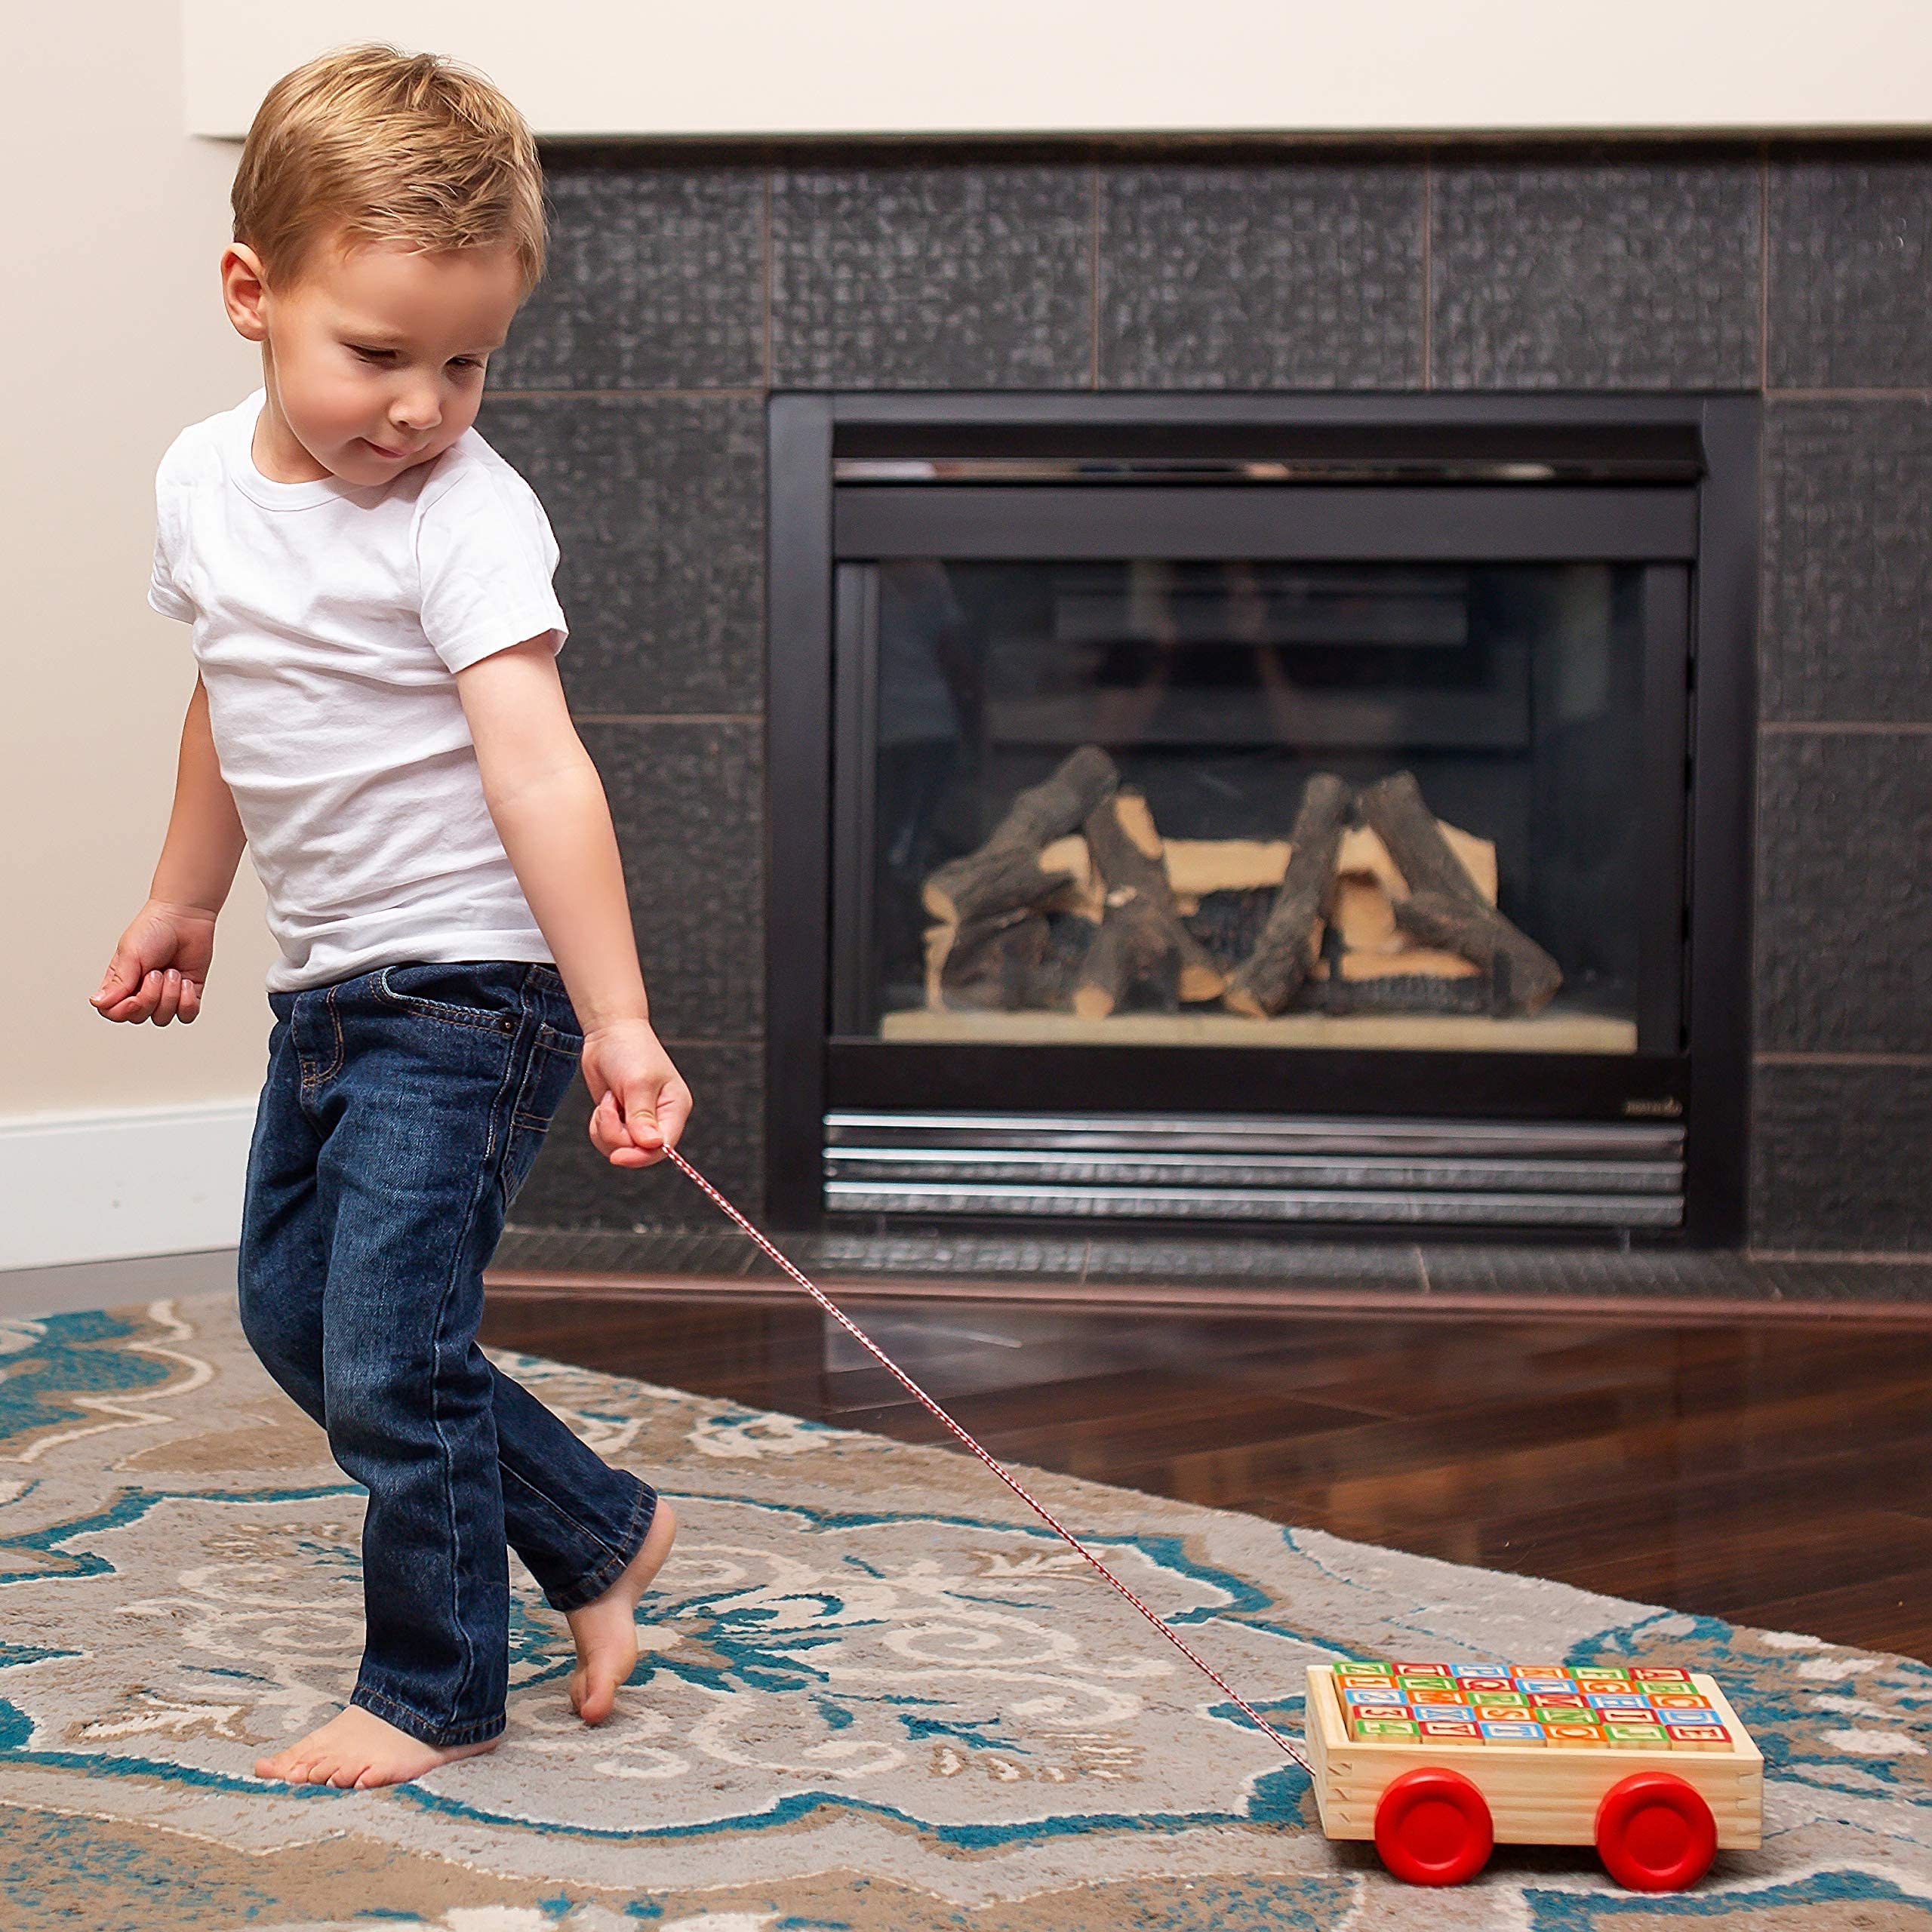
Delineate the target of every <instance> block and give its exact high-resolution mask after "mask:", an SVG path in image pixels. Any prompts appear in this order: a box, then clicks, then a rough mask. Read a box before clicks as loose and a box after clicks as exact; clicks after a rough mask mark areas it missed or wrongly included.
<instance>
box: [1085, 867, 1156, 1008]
mask: <svg viewBox="0 0 1932 1932" xmlns="http://www.w3.org/2000/svg"><path fill="white" fill-rule="evenodd" d="M1135 986H1140V988H1141V989H1143V992H1144V993H1146V995H1149V1002H1150V1004H1152V1006H1153V1007H1154V1008H1155V1010H1156V1011H1159V1012H1161V1013H1174V1012H1177V1011H1179V1010H1180V950H1179V949H1178V948H1177V947H1176V946H1175V945H1174V943H1173V938H1172V936H1171V934H1170V933H1169V932H1168V928H1166V926H1165V925H1164V924H1162V923H1161V918H1160V915H1159V914H1158V912H1155V909H1154V906H1153V903H1152V901H1151V900H1148V899H1146V898H1144V897H1134V898H1131V899H1128V900H1123V901H1122V903H1121V904H1119V905H1118V906H1109V907H1108V908H1107V909H1106V915H1105V916H1104V917H1103V918H1102V919H1101V921H1100V931H1098V932H1097V934H1094V943H1093V944H1092V945H1091V946H1089V947H1088V949H1087V957H1086V958H1084V959H1083V960H1082V961H1081V962H1080V973H1079V977H1078V980H1077V981H1076V983H1075V986H1074V989H1073V1010H1074V1011H1075V1013H1077V1014H1079V1016H1080V1017H1081V1019H1082V1020H1104V1019H1106V1017H1107V1015H1108V1014H1110V1013H1112V1011H1114V1009H1115V1008H1116V1007H1118V1005H1119V1004H1121V1001H1123V1000H1124V999H1125V998H1126V997H1127V995H1128V993H1129V992H1131V990H1132V989H1134V987H1135Z"/></svg>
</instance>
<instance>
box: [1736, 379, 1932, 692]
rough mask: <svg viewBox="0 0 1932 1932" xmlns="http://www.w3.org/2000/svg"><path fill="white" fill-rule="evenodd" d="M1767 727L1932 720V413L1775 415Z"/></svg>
mask: <svg viewBox="0 0 1932 1932" xmlns="http://www.w3.org/2000/svg"><path fill="white" fill-rule="evenodd" d="M1929 529H1932V402H1928V401H1924V400H1922V399H1921V398H1915V397H1905V396H1900V397H1898V398H1892V399H1888V400H1887V401H1849V400H1847V401H1779V400H1777V399H1775V398H1774V399H1773V400H1771V401H1768V402H1767V404H1766V405H1765V407H1764V617H1763V624H1762V629H1761V635H1762V643H1761V646H1760V655H1761V660H1762V675H1763V684H1762V697H1761V708H1762V711H1763V715H1764V716H1765V717H1767V718H1821V719H1842V720H1846V721H1855V720H1881V721H1887V722H1892V723H1897V722H1900V721H1907V720H1913V719H1918V720H1932V545H1928V544H1927V541H1926V533H1927V531H1928V530H1929Z"/></svg>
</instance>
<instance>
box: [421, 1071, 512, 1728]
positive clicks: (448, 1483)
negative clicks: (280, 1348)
mask: <svg viewBox="0 0 1932 1932" xmlns="http://www.w3.org/2000/svg"><path fill="white" fill-rule="evenodd" d="M515 1072H516V1055H515V1053H513V1052H512V1054H510V1056H509V1064H508V1065H507V1066H505V1068H504V1069H503V1078H502V1080H501V1081H500V1082H499V1084H498V1085H497V1095H496V1098H495V1099H494V1100H492V1101H491V1103H490V1120H489V1127H488V1138H487V1140H486V1141H485V1145H484V1149H483V1164H482V1166H481V1170H480V1171H478V1174H477V1177H476V1181H475V1186H473V1187H472V1189H470V1195H469V1210H468V1211H467V1212H466V1214H465V1215H464V1217H463V1232H462V1234H461V1235H460V1237H459V1238H458V1239H457V1241H456V1243H455V1244H454V1247H452V1249H451V1260H450V1271H449V1272H448V1275H445V1277H444V1279H443V1292H442V1296H441V1299H440V1300H438V1303H437V1304H436V1320H435V1327H434V1329H433V1330H432V1335H433V1337H434V1340H433V1342H432V1347H433V1348H434V1349H435V1368H434V1372H433V1373H432V1374H431V1376H430V1377H429V1420H430V1425H431V1426H432V1428H433V1429H435V1432H436V1441H437V1444H438V1446H439V1447H441V1451H442V1454H443V1471H444V1477H445V1490H446V1491H447V1494H448V1498H449V1529H450V1611H451V1619H452V1620H453V1621H454V1623H455V1625H456V1627H457V1631H458V1632H459V1633H460V1635H461V1636H462V1638H463V1659H464V1663H463V1678H462V1681H460V1683H459V1684H458V1685H457V1690H456V1694H455V1696H454V1697H453V1698H452V1699H451V1703H454V1704H456V1705H457V1706H461V1704H462V1703H463V1698H464V1697H465V1696H466V1694H468V1692H469V1687H470V1684H471V1683H472V1681H473V1680H474V1678H475V1675H476V1669H477V1660H476V1647H475V1645H474V1644H472V1642H471V1641H470V1638H469V1628H468V1626H466V1624H465V1623H464V1622H463V1617H462V1613H461V1606H460V1601H459V1598H460V1589H461V1584H460V1579H461V1577H462V1575H463V1549H462V1542H461V1538H462V1522H461V1519H460V1516H459V1515H458V1513H457V1506H456V1466H455V1462H454V1459H453V1457H451V1454H450V1444H449V1438H448V1435H445V1432H444V1430H443V1415H442V1404H441V1396H440V1395H439V1394H438V1391H439V1390H440V1389H441V1386H442V1369H443V1331H444V1324H445V1321H446V1319H447V1318H448V1313H449V1306H450V1298H451V1296H452V1295H453V1294H454V1293H455V1292H456V1283H457V1275H458V1274H459V1273H460V1272H461V1270H462V1268H463V1257H464V1256H465V1255H466V1253H467V1252H468V1251H469V1242H470V1238H471V1236H472V1235H473V1234H474V1233H475V1229H476V1217H477V1215H478V1212H479V1211H481V1207H482V1205H483V1201H484V1196H485V1190H486V1189H488V1188H489V1187H491V1186H493V1185H494V1183H495V1180H496V1176H495V1173H494V1165H493V1163H492V1159H491V1156H492V1155H493V1154H494V1151H495V1149H496V1144H497V1112H498V1110H499V1109H500V1107H501V1106H502V1105H503V1097H504V1094H506V1092H507V1091H509V1088H510V1081H511V1077H512V1075H514V1074H515Z"/></svg>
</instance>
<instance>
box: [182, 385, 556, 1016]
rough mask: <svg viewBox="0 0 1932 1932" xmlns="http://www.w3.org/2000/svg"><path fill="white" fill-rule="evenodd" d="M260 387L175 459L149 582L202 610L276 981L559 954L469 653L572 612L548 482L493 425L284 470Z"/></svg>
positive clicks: (224, 749) (189, 614) (295, 984)
mask: <svg viewBox="0 0 1932 1932" xmlns="http://www.w3.org/2000/svg"><path fill="white" fill-rule="evenodd" d="M265 401H266V391H265V390H263V389H257V390H256V391H255V392H254V393H253V394H252V395H250V396H248V398H246V399H245V401H242V403H240V404H239V405H237V406H236V407H235V408H233V409H231V410H226V411H223V412H221V413H220V414H217V415H214V416H211V417H208V418H207V419H206V420H205V421H202V422H200V423H195V424H192V426H190V427H189V428H187V429H183V431H182V432H181V433H180V435H178V436H177V437H176V438H175V439H174V442H173V443H172V444H171V445H169V447H168V452H167V454H165V456H164V457H162V460H161V465H160V467H159V469H158V470H157V472H155V549H154V580H153V582H152V584H151V585H150V586H149V591H148V601H149V604H150V605H152V607H153V608H154V609H155V610H157V611H159V612H160V613H161V614H162V616H163V617H174V618H178V619H179V620H180V621H181V622H182V623H191V624H192V625H193V626H194V627H195V630H194V651H195V661H196V663H198V665H199V666H200V667H201V674H202V682H203V684H204V685H205V686H206V687H207V689H208V719H209V723H210V725H211V728H212V730H213V733H214V746H215V752H216V755H217V758H218V759H219V761H220V766H221V775H222V777H223V778H224V779H225V780H226V781H227V783H228V788H229V791H230V792H232V793H233V794H234V797H235V809H236V811H238V813H239V814H240V816H241V820H242V828H243V829H244V830H245V832H247V834H248V851H249V854H250V856H251V858H252V859H253V860H254V867H255V870H256V872H257V874H258V875H260V878H261V881H262V884H263V889H264V890H265V891H266V894H267V897H268V920H269V929H270V931H272V932H273V934H275V941H276V943H277V944H278V946H280V947H281V958H279V959H278V960H277V961H275V963H274V964H273V965H272V966H271V967H270V968H269V975H268V985H269V990H270V991H271V992H288V991H294V990H295V989H298V988H300V987H304V986H322V985H325V984H327V983H328V982H330V981H331V980H343V979H348V978H350V977H353V976H354V975H355V974H358V973H366V972H369V971H373V970H374V968H376V967H378V966H386V965H389V964H394V963H395V962H396V961H401V960H410V959H446V960H454V959H531V960H548V959H550V958H552V952H551V948H550V946H549V942H548V941H547V940H545V938H544V937H543V931H542V930H541V928H540V927H539V926H538V925H537V921H536V918H535V916H534V914H533V913H532V912H531V909H530V905H529V902H528V900H527V899H526V898H525V896H524V893H523V889H522V888H521V886H520V885H519V884H518V883H517V878H516V874H515V870H514V869H513V868H512V866H511V864H510V862H509V856H508V854H506V853H505V851H504V850H503V841H502V839H501V838H500V836H499V835H498V834H497V829H496V826H495V825H494V823H493V822H492V821H491V817H490V813H489V808H488V806H487V805H486V804H485V803H484V799H483V783H482V778H481V774H480V773H479V772H478V769H477V764H476V749H475V745H474V744H473V743H472V740H471V738H470V735H469V721H468V720H467V719H466V718H465V717H464V715H463V704H462V701H461V700H460V698H459V697H458V696H457V686H456V673H457V672H458V671H459V670H460V669H463V667H464V666H466V665H469V664H473V663H475V662H476V661H477V660H478V658H481V657H488V655H489V654H491V652H492V651H501V650H503V649H504V648H506V646H508V645H513V644H517V643H520V642H521V641H522V640H523V639H524V638H530V637H535V636H537V635H539V634H540V632H544V631H546V630H547V631H548V632H549V633H550V635H551V638H552V644H551V649H552V651H560V650H561V649H562V648H563V642H564V638H565V636H566V635H567V634H568V626H567V625H566V624H565V621H564V613H563V609H562V607H561V605H559V604H558V601H557V598H556V595H555V592H554V591H553V590H552V587H551V582H550V580H551V574H552V572H553V571H555V568H556V565H557V556H558V551H557V542H556V539H555V537H554V536H553V535H552V534H551V530H550V523H549V518H547V517H546V515H544V513H543V505H542V504H541V503H540V502H538V500H537V495H536V493H535V492H534V491H533V490H532V489H531V487H530V485H528V483H526V482H525V481H524V479H523V478H522V477H521V476H520V475H518V473H517V472H516V471H515V469H512V467H511V466H509V464H508V463H506V462H505V461H504V460H503V458H502V457H500V456H499V455H498V454H497V453H496V451H494V450H493V449H492V448H491V447H490V445H488V443H486V442H485V441H484V440H483V438H481V436H480V435H478V433H477V432H476V431H475V429H469V430H468V431H466V432H465V433H464V434H463V435H462V436H461V437H460V438H458V439H457V441H456V442H455V443H454V444H453V445H451V447H450V448H448V449H447V450H445V451H444V452H443V454H441V456H440V457H438V458H437V459H436V460H435V462H434V463H426V464H420V465H418V466H417V467H416V468H414V469H407V470H405V471H404V472H402V473H401V475H398V476H397V477H395V478H393V479H392V480H391V481H389V482H387V483H379V484H368V485H365V484H359V483H350V482H347V481H344V480H343V478H340V477H334V476H330V477H323V478H318V480H316V481H313V482H309V483H278V482H276V481H273V480H272V478H269V477H266V476H264V475H262V473H261V472H260V470H259V469H257V468H256V466H255V460H254V456H253V455H252V454H251V448H250V445H251V438H253V436H254V429H255V421H256V418H257V417H258V416H259V415H260V413H261V411H262V408H263V404H264V403H265Z"/></svg>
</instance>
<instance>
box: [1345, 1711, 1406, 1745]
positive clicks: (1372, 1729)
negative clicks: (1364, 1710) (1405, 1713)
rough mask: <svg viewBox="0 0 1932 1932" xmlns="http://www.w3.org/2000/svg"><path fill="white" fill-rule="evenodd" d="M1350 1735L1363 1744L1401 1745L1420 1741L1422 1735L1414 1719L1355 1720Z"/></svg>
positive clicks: (1350, 1725) (1350, 1726)
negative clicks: (1405, 1742) (1406, 1742)
mask: <svg viewBox="0 0 1932 1932" xmlns="http://www.w3.org/2000/svg"><path fill="white" fill-rule="evenodd" d="M1349 1734H1350V1735H1351V1736H1352V1737H1355V1739H1357V1740H1358V1741H1359V1742H1361V1743H1365V1744H1367V1743H1403V1742H1404V1741H1409V1742H1414V1741H1416V1740H1420V1737H1421V1735H1422V1733H1421V1730H1420V1728H1419V1727H1418V1726H1417V1724H1416V1722H1415V1720H1414V1718H1370V1717H1360V1716H1358V1717H1356V1718H1354V1719H1353V1720H1352V1721H1351V1722H1350V1724H1349Z"/></svg>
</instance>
